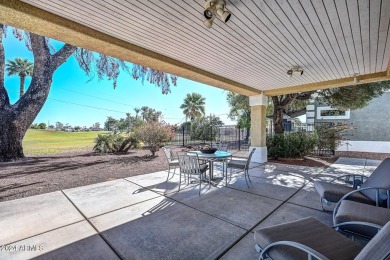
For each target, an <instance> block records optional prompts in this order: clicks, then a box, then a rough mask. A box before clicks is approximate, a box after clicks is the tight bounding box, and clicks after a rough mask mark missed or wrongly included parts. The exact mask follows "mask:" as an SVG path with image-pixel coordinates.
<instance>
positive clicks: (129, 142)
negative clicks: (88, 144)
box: [93, 132, 142, 153]
mask: <svg viewBox="0 0 390 260" xmlns="http://www.w3.org/2000/svg"><path fill="white" fill-rule="evenodd" d="M95 142H96V145H95V146H94V147H93V150H94V151H95V152H97V153H126V152H128V151H129V150H130V149H137V148H141V147H142V143H141V142H140V140H139V139H137V138H135V137H134V136H133V135H131V134H119V133H117V132H113V133H109V134H99V135H98V137H97V138H96V141H95Z"/></svg>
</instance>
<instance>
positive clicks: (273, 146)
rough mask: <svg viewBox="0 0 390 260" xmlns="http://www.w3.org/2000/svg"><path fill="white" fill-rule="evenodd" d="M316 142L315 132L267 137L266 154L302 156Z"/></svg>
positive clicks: (281, 156)
mask: <svg viewBox="0 0 390 260" xmlns="http://www.w3.org/2000/svg"><path fill="white" fill-rule="evenodd" d="M316 144H317V136H316V134H315V133H306V132H295V133H285V134H280V135H273V136H268V137H267V149H268V156H269V157H271V158H275V159H278V158H303V157H305V156H307V155H309V154H310V153H311V152H312V151H313V150H314V148H315V146H316Z"/></svg>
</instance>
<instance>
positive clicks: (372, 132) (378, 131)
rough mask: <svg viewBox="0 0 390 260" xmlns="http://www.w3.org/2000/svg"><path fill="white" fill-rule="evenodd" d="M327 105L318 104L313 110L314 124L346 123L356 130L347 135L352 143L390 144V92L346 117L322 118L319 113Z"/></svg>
mask: <svg viewBox="0 0 390 260" xmlns="http://www.w3.org/2000/svg"><path fill="white" fill-rule="evenodd" d="M325 107H327V106H325V105H319V104H316V105H315V108H312V107H311V109H312V112H311V113H314V114H315V115H314V122H316V123H318V122H345V123H350V124H351V126H352V127H353V128H354V129H352V130H350V131H348V132H347V133H346V134H345V138H346V139H348V140H350V141H382V142H390V92H385V93H384V94H383V95H382V96H381V97H379V98H375V99H373V100H372V101H371V102H370V104H369V105H368V106H366V107H364V108H362V109H355V110H351V111H347V113H346V115H345V116H338V117H337V116H336V117H327V118H325V117H321V116H320V114H319V112H320V110H321V109H322V108H325Z"/></svg>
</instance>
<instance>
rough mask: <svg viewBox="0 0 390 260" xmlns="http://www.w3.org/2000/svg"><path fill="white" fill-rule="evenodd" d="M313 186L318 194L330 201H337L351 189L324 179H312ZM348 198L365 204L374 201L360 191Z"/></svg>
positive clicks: (351, 189)
mask: <svg viewBox="0 0 390 260" xmlns="http://www.w3.org/2000/svg"><path fill="white" fill-rule="evenodd" d="M314 188H315V189H316V191H317V192H318V193H319V194H320V196H321V197H323V198H324V199H326V200H327V201H331V202H338V201H339V200H340V199H341V198H342V197H343V196H344V195H345V194H347V193H348V192H351V191H353V190H354V189H353V188H352V187H349V186H347V185H342V184H337V183H330V182H325V181H314ZM348 200H353V201H357V202H361V203H366V204H375V202H374V201H372V200H370V199H369V198H367V197H366V196H364V195H363V194H361V193H360V192H357V193H354V194H352V195H351V196H349V197H348Z"/></svg>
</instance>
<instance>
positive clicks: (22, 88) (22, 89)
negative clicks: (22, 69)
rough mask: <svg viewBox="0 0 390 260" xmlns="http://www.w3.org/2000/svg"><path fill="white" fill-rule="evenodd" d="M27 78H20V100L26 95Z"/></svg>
mask: <svg viewBox="0 0 390 260" xmlns="http://www.w3.org/2000/svg"><path fill="white" fill-rule="evenodd" d="M25 79H26V77H24V76H20V86H19V98H21V97H22V96H23V95H24V80H25Z"/></svg>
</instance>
